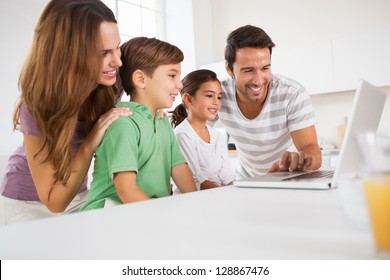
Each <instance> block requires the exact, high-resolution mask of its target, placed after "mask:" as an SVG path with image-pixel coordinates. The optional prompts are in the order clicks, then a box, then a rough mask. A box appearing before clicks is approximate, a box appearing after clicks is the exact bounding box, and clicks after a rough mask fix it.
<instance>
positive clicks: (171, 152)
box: [81, 37, 196, 211]
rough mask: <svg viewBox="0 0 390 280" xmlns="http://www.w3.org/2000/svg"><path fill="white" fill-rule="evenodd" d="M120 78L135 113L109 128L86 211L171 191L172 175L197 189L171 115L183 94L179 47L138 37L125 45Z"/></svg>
mask: <svg viewBox="0 0 390 280" xmlns="http://www.w3.org/2000/svg"><path fill="white" fill-rule="evenodd" d="M121 51H122V57H121V59H122V62H123V66H122V67H121V69H120V77H121V80H122V85H123V88H124V90H125V91H126V93H127V94H128V95H130V97H131V102H120V103H118V104H117V106H120V107H123V106H127V107H129V108H130V109H131V111H132V112H133V115H132V116H131V117H123V118H119V119H118V120H117V121H115V122H114V123H113V124H112V125H111V126H110V127H109V129H108V130H107V132H106V134H105V136H104V138H103V141H102V143H101V145H100V146H99V147H98V149H97V150H96V159H95V167H94V173H93V181H92V184H91V190H90V193H89V195H88V199H87V202H86V203H85V204H84V205H83V207H82V208H81V211H83V210H89V209H95V208H102V207H104V206H105V204H106V203H108V204H111V203H114V204H121V203H129V202H135V201H141V200H147V199H150V198H158V197H163V196H168V195H170V178H171V176H172V179H173V181H174V182H175V184H176V185H177V186H178V188H179V189H180V191H181V192H190V191H196V186H195V182H194V180H193V177H192V175H191V171H190V170H189V168H188V167H187V165H186V163H185V159H184V157H183V156H182V154H181V152H180V148H179V146H178V144H177V141H176V138H175V135H174V132H173V129H172V127H171V125H170V123H169V120H168V118H167V117H164V118H163V119H161V120H159V119H158V118H159V117H158V116H159V112H158V110H159V109H163V108H169V107H171V106H172V104H173V101H174V100H175V97H176V96H177V95H178V94H179V91H180V89H181V88H182V84H181V81H180V72H181V66H180V63H181V62H182V61H183V59H184V56H183V53H182V52H181V50H180V49H179V48H177V47H176V46H173V45H170V44H169V43H167V42H163V41H160V40H158V39H155V38H146V37H137V38H133V39H131V40H129V41H128V42H126V43H124V44H123V45H122V46H121Z"/></svg>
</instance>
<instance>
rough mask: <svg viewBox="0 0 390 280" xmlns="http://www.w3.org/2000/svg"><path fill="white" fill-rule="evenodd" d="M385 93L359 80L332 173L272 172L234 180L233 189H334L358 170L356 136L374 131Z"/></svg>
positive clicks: (320, 171)
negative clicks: (339, 182) (343, 176)
mask: <svg viewBox="0 0 390 280" xmlns="http://www.w3.org/2000/svg"><path fill="white" fill-rule="evenodd" d="M385 101H386V93H385V92H384V91H382V90H380V89H378V88H376V87H375V86H373V85H371V84H370V83H368V82H367V81H365V80H360V81H359V83H358V86H357V89H356V94H355V97H354V101H353V106H352V112H351V116H350V119H349V122H348V125H347V129H346V131H345V135H344V140H343V143H342V145H341V148H340V154H339V159H338V164H337V165H336V168H335V169H334V170H324V169H322V170H315V171H297V172H288V171H284V172H276V173H268V174H264V175H261V176H255V177H248V178H244V179H240V180H236V181H235V182H234V185H235V186H237V187H248V188H249V187H252V188H286V189H289V188H292V189H331V188H335V187H337V184H338V178H340V176H342V175H345V174H351V173H356V172H357V170H359V166H358V164H359V158H358V157H359V148H358V144H357V139H356V138H357V136H356V135H357V134H358V133H362V132H366V131H377V129H378V125H379V121H380V119H381V115H382V111H383V107H384V105H385Z"/></svg>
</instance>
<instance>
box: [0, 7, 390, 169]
mask: <svg viewBox="0 0 390 280" xmlns="http://www.w3.org/2000/svg"><path fill="white" fill-rule="evenodd" d="M104 2H106V3H107V5H109V6H110V7H112V9H113V10H114V11H115V13H116V14H117V18H118V20H119V27H120V30H121V33H122V40H123V41H124V40H127V39H128V38H130V37H132V36H139V35H145V36H149V37H152V36H156V37H158V38H160V39H163V40H167V41H169V42H171V43H173V44H175V45H177V46H179V47H180V48H181V49H182V50H183V52H184V54H185V60H184V62H183V63H182V76H184V75H185V74H187V73H188V72H189V71H191V70H193V69H197V68H203V67H207V68H211V69H213V70H215V71H216V72H217V73H218V74H219V76H220V78H222V77H223V76H224V75H226V74H225V72H224V68H223V52H224V46H225V39H226V36H227V35H228V34H229V33H230V32H231V31H232V30H234V29H235V28H237V27H239V26H241V25H245V24H252V25H257V26H260V27H262V28H263V29H264V30H265V31H266V32H267V33H268V34H269V35H270V36H271V38H272V39H273V41H274V42H275V44H276V48H275V49H274V52H273V55H272V70H273V72H275V73H280V74H283V75H286V76H289V77H291V78H294V79H296V80H297V81H299V82H300V83H301V84H303V85H304V86H305V87H306V88H307V90H308V91H309V93H310V94H312V95H311V99H312V102H313V106H314V109H315V111H316V115H317V119H318V125H317V133H318V136H319V142H320V145H321V147H323V148H324V151H326V152H327V151H332V150H333V149H334V148H337V143H338V138H339V137H338V131H339V130H340V128H339V126H340V125H343V124H344V122H345V119H347V118H348V115H349V114H350V111H351V108H352V101H353V97H354V90H355V87H356V85H357V82H358V80H359V79H360V78H364V79H366V80H368V81H369V82H371V83H372V84H374V85H376V86H378V87H381V88H383V89H384V90H385V91H386V92H387V93H388V95H390V52H389V51H388V50H389V49H390V17H389V14H388V13H389V11H390V1H388V0H327V1H323V0H292V1H283V0H273V1H265V0H165V1H163V0H127V1H124V0H107V1H104ZM46 3H47V1H46V0H34V1H30V0H19V1H6V0H1V1H0V24H1V25H0V26H1V28H0V38H1V42H0V61H1V66H2V67H1V70H0V84H1V85H2V94H1V96H0V173H1V172H2V170H3V166H4V162H5V161H6V158H7V156H8V155H9V154H10V153H12V151H13V150H14V149H15V148H16V147H17V146H18V145H19V143H20V142H21V140H22V136H21V135H20V134H19V133H18V132H13V131H12V112H13V109H14V105H15V103H16V100H17V98H18V96H19V92H18V85H17V83H18V77H19V72H20V69H21V66H22V64H23V61H24V58H25V56H26V54H27V52H28V50H29V48H30V46H31V40H32V35H33V29H34V26H35V23H36V20H37V19H38V16H39V14H40V12H41V10H42V8H43V7H44V5H45V4H46ZM126 6H129V7H130V6H137V7H139V8H140V11H141V10H142V11H146V12H147V13H144V12H141V15H147V14H149V15H150V14H151V13H152V12H153V11H155V14H156V15H157V16H153V15H152V16H149V17H145V16H144V17H142V16H140V22H141V24H140V25H139V24H137V23H135V22H134V21H130V19H137V18H138V16H136V15H135V14H132V15H131V16H128V14H127V13H125V12H124V11H126V8H125V7H126ZM150 7H157V8H155V10H153V9H150ZM145 18H150V19H151V20H149V21H145ZM142 19H143V21H142ZM146 24H152V25H153V28H146V27H145V28H144V26H146ZM130 25H132V26H134V27H139V26H142V28H139V30H138V31H135V33H131V32H130V34H125V33H126V32H125V29H126V28H127V27H128V26H130ZM42 75H45V73H42ZM178 102H180V101H177V102H176V104H177V103H178ZM176 104H175V105H176ZM389 119H390V101H389V98H388V100H387V102H386V105H385V109H384V113H383V116H382V120H381V123H380V126H379V131H380V132H381V133H390V122H389V121H388V120H389Z"/></svg>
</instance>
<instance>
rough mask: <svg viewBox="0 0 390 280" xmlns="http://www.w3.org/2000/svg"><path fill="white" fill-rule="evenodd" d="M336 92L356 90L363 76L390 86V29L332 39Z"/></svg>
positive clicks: (371, 81) (377, 84) (374, 82)
mask: <svg viewBox="0 0 390 280" xmlns="http://www.w3.org/2000/svg"><path fill="white" fill-rule="evenodd" d="M332 44H333V65H334V86H335V88H334V91H345V90H351V89H355V88H356V85H357V82H358V80H359V79H360V78H364V79H365V80H367V81H369V82H370V83H372V84H374V85H375V86H379V87H381V86H388V85H390V29H384V30H379V31H375V32H370V33H362V34H357V35H355V36H350V37H347V38H341V39H338V40H333V42H332Z"/></svg>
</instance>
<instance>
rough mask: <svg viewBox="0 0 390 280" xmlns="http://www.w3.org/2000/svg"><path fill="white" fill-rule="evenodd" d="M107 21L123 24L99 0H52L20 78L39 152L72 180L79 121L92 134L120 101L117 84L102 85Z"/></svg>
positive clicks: (59, 176)
mask: <svg viewBox="0 0 390 280" xmlns="http://www.w3.org/2000/svg"><path fill="white" fill-rule="evenodd" d="M102 22H113V23H117V21H116V19H115V16H114V14H113V13H112V11H111V10H110V9H109V8H108V7H107V6H106V5H105V4H104V3H103V2H101V1H98V0H52V1H50V2H49V3H48V4H47V6H46V8H45V10H44V11H43V13H42V15H41V16H40V18H39V20H38V23H37V25H36V28H35V33H34V39H33V44H32V47H31V50H30V53H29V55H28V57H27V58H26V60H25V63H24V66H23V69H22V71H21V75H20V78H19V88H20V90H21V98H20V101H19V104H18V106H17V108H16V110H15V113H14V128H15V129H17V128H18V125H19V116H20V112H19V110H20V105H21V103H23V102H24V103H25V104H26V105H27V108H28V109H29V110H30V112H31V113H32V115H33V117H34V118H35V121H36V125H37V128H38V130H39V131H40V133H41V137H42V138H43V146H42V147H41V149H40V151H39V152H38V153H37V154H36V155H35V157H37V156H38V155H39V159H40V160H41V162H48V163H50V164H52V165H53V167H54V169H55V170H56V172H55V174H54V177H55V179H56V180H58V181H61V182H64V183H66V181H67V180H68V178H69V176H70V174H71V170H70V169H69V166H70V163H71V160H72V156H73V155H72V146H73V144H75V143H72V137H73V134H74V132H75V128H76V123H77V121H79V120H80V121H82V122H84V124H85V127H84V132H85V134H84V135H87V134H88V133H89V131H90V130H91V128H92V126H93V125H94V124H95V123H96V121H97V119H98V118H99V116H100V115H102V114H103V113H105V112H107V111H108V110H109V109H110V108H111V107H112V106H113V105H114V102H115V98H116V95H117V93H116V89H115V87H114V86H112V87H106V86H102V85H97V81H98V77H99V72H100V69H101V63H102V59H103V57H102V55H101V50H102V48H103V43H102V41H101V37H100V25H101V23H102Z"/></svg>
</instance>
